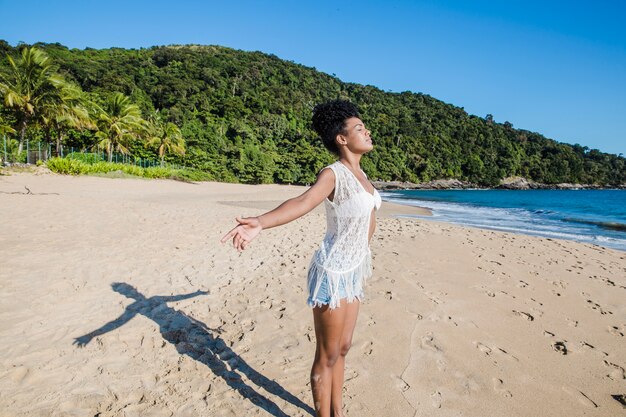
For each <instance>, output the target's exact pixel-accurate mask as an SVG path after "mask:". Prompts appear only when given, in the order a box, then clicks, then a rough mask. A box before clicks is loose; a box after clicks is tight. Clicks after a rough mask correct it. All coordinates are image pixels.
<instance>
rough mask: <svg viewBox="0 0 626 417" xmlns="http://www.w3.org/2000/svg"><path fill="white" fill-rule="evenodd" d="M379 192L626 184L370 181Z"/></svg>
mask: <svg viewBox="0 0 626 417" xmlns="http://www.w3.org/2000/svg"><path fill="white" fill-rule="evenodd" d="M372 183H373V184H374V187H376V188H377V189H379V190H467V189H489V188H493V189H500V190H603V189H621V190H626V184H621V185H617V186H603V185H597V184H572V183H560V184H542V183H539V182H535V181H533V180H529V179H527V178H524V177H508V178H504V179H502V181H501V182H500V185H498V186H496V187H481V186H479V185H476V184H473V183H470V182H467V181H461V180H457V179H443V180H433V181H429V182H423V183H417V184H416V183H413V182H407V181H372Z"/></svg>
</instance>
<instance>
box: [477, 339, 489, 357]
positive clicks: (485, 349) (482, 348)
mask: <svg viewBox="0 0 626 417" xmlns="http://www.w3.org/2000/svg"><path fill="white" fill-rule="evenodd" d="M474 346H476V348H477V349H478V350H480V351H481V352H482V353H484V354H485V355H487V356H489V355H490V354H491V348H490V347H489V346H486V345H483V344H482V343H480V342H474Z"/></svg>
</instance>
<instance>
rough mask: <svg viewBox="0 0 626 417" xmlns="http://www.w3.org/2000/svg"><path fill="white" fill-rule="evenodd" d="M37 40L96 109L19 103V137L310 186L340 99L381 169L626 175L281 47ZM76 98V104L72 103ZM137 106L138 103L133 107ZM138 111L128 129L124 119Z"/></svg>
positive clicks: (466, 174) (399, 175) (483, 180)
mask: <svg viewBox="0 0 626 417" xmlns="http://www.w3.org/2000/svg"><path fill="white" fill-rule="evenodd" d="M36 46H37V47H38V48H40V49H41V50H42V51H44V52H45V54H47V55H48V56H49V57H50V58H51V62H53V63H54V68H53V69H52V70H51V71H50V72H51V73H54V74H57V75H58V78H60V79H61V80H64V81H65V82H66V83H67V84H68V85H71V86H73V87H72V88H70V89H69V90H68V91H70V90H71V91H73V93H72V92H71V91H70V92H66V93H65V95H66V96H68V97H70V99H73V100H74V102H80V103H83V104H82V105H81V106H79V107H80V108H81V109H82V110H81V109H79V110H78V113H79V114H83V116H82V118H81V117H78V116H76V115H75V116H73V117H74V119H75V120H74V121H73V122H72V123H69V122H67V117H58V114H57V117H56V119H55V120H57V121H58V122H59V123H51V122H49V121H48V122H47V121H46V120H50V116H48V118H46V117H42V116H41V111H39V110H38V109H37V108H36V109H35V112H34V113H32V114H30V115H27V116H25V114H26V113H27V112H24V111H22V113H20V111H19V110H16V108H17V107H16V106H10V105H9V104H8V102H7V101H6V100H5V101H4V102H3V103H2V106H3V107H2V108H0V129H3V130H4V131H5V132H9V133H8V134H9V135H12V137H13V138H14V140H16V141H19V137H20V132H21V129H23V128H25V132H24V134H25V135H26V136H27V137H30V138H33V139H34V140H41V141H45V142H53V143H55V147H58V148H61V147H63V146H65V147H66V148H67V147H74V148H81V149H92V148H93V147H95V146H98V145H100V147H102V148H105V149H109V148H111V149H115V150H117V151H119V152H123V153H127V154H131V155H134V156H136V157H142V158H151V157H152V158H155V159H157V158H161V159H162V160H164V161H170V162H174V163H177V164H181V165H186V166H189V167H193V168H197V169H199V170H202V171H205V172H206V173H207V174H208V175H209V176H210V177H211V178H215V179H218V180H223V181H241V182H249V183H257V182H282V183H301V184H304V183H310V182H312V181H314V179H315V174H316V173H317V171H318V170H319V169H321V168H322V167H323V166H324V165H326V164H327V163H329V162H330V161H332V160H333V157H332V156H331V155H330V154H329V153H328V152H327V151H326V150H325V149H324V148H323V147H322V146H321V144H320V141H319V140H318V139H317V137H316V135H315V134H314V132H313V131H312V130H311V128H310V122H309V120H310V115H311V109H312V108H313V106H314V105H315V104H316V103H318V102H320V101H323V100H326V99H331V98H338V97H339V98H347V99H350V100H352V101H354V102H355V103H356V104H357V105H358V106H359V108H360V109H361V111H362V114H363V119H364V120H365V122H366V124H367V125H368V127H369V128H370V130H372V132H373V136H374V141H375V144H376V145H377V146H376V148H375V150H374V151H373V152H371V153H370V154H368V156H367V157H366V158H365V159H364V160H363V161H362V165H363V167H364V169H365V171H366V172H367V173H368V174H369V176H370V178H374V179H381V180H404V181H412V182H422V181H429V180H432V179H439V178H457V179H461V180H466V181H470V182H474V183H477V184H481V185H487V186H489V185H496V184H498V183H499V181H500V180H501V179H502V178H505V177H509V176H523V177H526V178H528V179H531V180H534V181H537V182H542V183H548V184H551V183H560V182H573V183H590V184H591V183H596V184H603V185H616V184H623V183H626V159H624V158H623V157H621V156H616V155H611V154H606V153H602V152H600V151H598V150H595V149H592V150H590V149H588V148H587V147H585V146H580V145H568V144H564V143H559V142H556V141H554V140H550V139H547V138H545V137H543V136H542V135H540V134H538V133H534V132H529V131H526V130H521V129H515V128H513V126H512V125H511V124H510V123H508V122H504V123H502V124H501V123H496V122H495V121H494V120H493V118H492V117H491V116H490V115H487V116H486V117H484V118H481V117H477V116H473V115H469V114H467V113H466V112H465V111H464V110H463V108H459V107H455V106H453V105H450V104H446V103H443V102H441V101H439V100H437V99H434V98H432V97H430V96H428V95H425V94H420V93H411V92H403V93H389V92H383V91H381V90H380V89H378V88H375V87H372V86H363V85H358V84H351V83H345V82H342V81H340V80H339V79H337V78H335V77H332V76H330V75H327V74H324V73H321V72H318V71H316V70H315V69H314V68H308V67H304V66H302V65H297V64H294V63H291V62H287V61H283V60H281V59H279V58H277V57H276V56H273V55H267V54H264V53H260V52H242V51H237V50H233V49H229V48H224V47H218V46H168V47H153V48H149V49H140V50H125V49H117V48H112V49H104V50H95V49H85V50H77V49H72V50H69V49H67V48H66V47H64V46H62V45H59V44H38V45H36ZM20 48H24V46H20V47H15V48H14V47H11V46H10V45H8V44H7V43H6V42H4V41H0V73H3V74H5V76H4V77H3V79H6V74H10V70H11V65H10V62H9V60H8V58H7V55H8V56H10V57H12V58H13V59H14V60H15V61H16V62H17V60H18V58H19V56H20V51H19V49H20ZM1 81H2V79H0V82H1ZM52 83H53V84H54V83H57V84H58V81H53V82H52ZM68 88H69V87H68ZM77 96H80V97H82V98H83V99H84V100H82V101H81V100H78V99H77V98H76V97H77ZM86 103H87V104H86ZM116 103H117V104H116ZM72 105H73V104H72V101H71V100H70V101H69V104H66V107H68V106H69V107H72ZM116 106H117V107H116ZM120 106H121V107H124V106H126V110H127V111H126V113H125V114H124V115H121V114H119V113H115V112H116V109H117V110H120ZM128 106H136V108H134V109H131V110H132V111H130V112H129V111H128V108H127V107H128ZM38 112H39V113H38ZM44 113H45V112H44ZM48 113H49V114H55V113H54V112H51V111H49V112H48ZM89 115H91V116H89ZM126 116H128V120H126V122H125V123H126V124H124V123H122V124H123V126H121V128H120V129H121V130H120V129H117V128H116V127H115V122H116V121H117V122H119V121H120V120H122V119H123V117H126ZM24 119H27V124H26V125H24ZM157 121H158V122H157ZM119 123H121V122H119ZM146 126H148V127H146ZM150 126H152V127H150ZM116 129H117V130H116ZM177 129H179V133H180V134H178V133H177V131H176V130H177ZM115 132H121V133H120V134H119V135H117V133H115ZM145 132H151V133H145ZM167 132H170V133H169V134H168V133H167ZM0 134H1V132H0ZM116 135H117V136H116ZM159 138H161V139H159ZM163 138H165V139H163ZM183 139H184V143H183ZM164 143H166V144H167V146H165V145H164Z"/></svg>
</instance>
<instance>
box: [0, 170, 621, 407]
mask: <svg viewBox="0 0 626 417" xmlns="http://www.w3.org/2000/svg"><path fill="white" fill-rule="evenodd" d="M25 187H27V188H25ZM303 190H304V188H303V187H296V186H279V185H254V186H253V185H238V184H221V183H198V184H190V183H182V182H175V181H162V180H151V181H149V180H138V179H109V178H97V177H67V176H58V175H51V174H46V175H34V174H13V175H10V176H1V177H0V213H1V216H2V217H1V218H2V228H1V233H0V253H1V254H2V257H1V261H0V262H1V265H0V293H1V294H2V304H1V305H0V351H1V352H2V357H1V362H0V415H1V416H12V417H13V416H93V415H98V416H101V417H104V416H233V417H234V416H237V417H240V416H257V415H258V416H307V415H311V412H312V410H311V408H310V405H311V398H310V397H311V395H310V387H309V383H308V380H309V369H310V366H311V361H312V357H313V353H314V349H315V340H314V330H313V323H312V315H311V312H310V308H309V307H308V306H307V305H306V303H305V299H306V282H305V280H306V275H305V274H306V269H307V266H308V263H309V261H310V257H311V255H312V252H313V251H314V250H315V249H316V248H317V246H318V244H319V242H320V240H321V239H322V237H323V234H324V228H325V217H324V210H323V207H318V208H317V209H315V210H313V211H312V212H311V213H309V214H308V215H307V216H305V217H303V218H301V219H299V220H297V221H294V222H292V223H290V224H288V225H286V226H284V227H281V228H277V229H270V230H267V231H264V232H263V233H262V234H261V235H260V236H259V238H258V239H257V240H255V241H254V242H253V243H252V244H251V245H250V246H249V249H248V250H246V251H245V252H243V253H238V252H236V251H235V250H234V249H233V248H232V247H229V246H228V245H227V244H224V245H221V244H219V239H220V238H221V236H222V235H223V234H224V233H226V232H227V231H228V230H230V228H232V227H233V225H234V218H235V216H238V215H244V216H253V215H257V214H260V213H262V212H263V211H265V210H268V209H271V208H273V207H274V206H276V205H277V204H279V203H280V202H281V201H283V200H285V199H287V198H290V197H293V196H296V195H298V194H299V193H301V192H302V191H303ZM416 210H419V209H417V208H413V207H410V208H407V207H397V206H393V205H390V204H389V203H384V206H383V209H382V210H381V212H380V213H379V218H378V228H377V230H376V233H375V235H374V237H373V239H372V253H373V264H374V275H373V277H372V278H371V279H370V280H369V281H368V283H367V286H366V296H367V299H366V300H365V302H364V303H363V304H362V306H361V311H360V316H359V321H358V323H357V328H356V331H355V336H354V340H353V347H352V349H351V351H350V354H349V355H348V359H347V369H346V385H345V393H344V401H345V413H346V416H352V417H355V416H359V417H363V416H372V417H379V416H400V417H404V416H446V417H448V416H468V417H470V416H476V417H486V416H520V417H521V416H524V417H526V416H545V417H549V416H607V417H608V416H618V415H626V414H625V413H626V408H625V407H626V406H625V405H624V404H625V403H626V400H625V399H624V396H625V395H626V379H625V370H624V368H625V367H626V348H625V347H626V336H625V335H626V303H624V300H625V299H626V253H625V252H621V251H616V250H611V249H606V248H603V247H599V246H593V245H589V244H581V243H576V242H569V241H562V240H555V239H544V238H537V237H529V236H523V235H514V234H508V233H500V232H494V231H486V230H480V229H471V228H463V227H458V226H453V225H450V224H444V223H437V222H434V221H430V220H428V219H427V218H420V219H415V218H407V217H401V218H399V217H396V215H397V214H401V215H402V216H407V215H410V214H412V213H418V212H417V211H416ZM419 213H420V214H425V213H424V212H423V211H421V212H419Z"/></svg>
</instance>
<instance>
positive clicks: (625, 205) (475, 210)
mask: <svg viewBox="0 0 626 417" xmlns="http://www.w3.org/2000/svg"><path fill="white" fill-rule="evenodd" d="M381 196H382V197H383V199H384V200H386V201H390V202H396V203H401V204H409V205H414V206H420V207H427V208H429V209H431V210H432V212H433V217H428V218H429V219H431V220H440V221H444V222H450V223H456V224H461V225H465V226H472V227H479V228H483V229H491V230H501V231H505V232H513V233H522V234H528V235H534V236H543V237H549V238H558V239H571V240H576V241H579V242H586V243H592V244H595V245H601V246H606V247H610V248H614V249H619V250H623V251H626V190H436V191H433V190H397V191H395V190H394V191H384V192H381ZM417 217H419V216H417Z"/></svg>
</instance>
